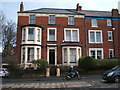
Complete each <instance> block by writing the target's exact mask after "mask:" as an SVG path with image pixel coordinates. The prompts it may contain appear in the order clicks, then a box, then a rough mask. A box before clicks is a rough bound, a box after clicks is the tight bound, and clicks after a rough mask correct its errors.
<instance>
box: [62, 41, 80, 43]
mask: <svg viewBox="0 0 120 90" xmlns="http://www.w3.org/2000/svg"><path fill="white" fill-rule="evenodd" d="M63 42H65V43H79V41H63Z"/></svg>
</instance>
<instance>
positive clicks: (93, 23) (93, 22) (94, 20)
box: [92, 19, 98, 27]
mask: <svg viewBox="0 0 120 90" xmlns="http://www.w3.org/2000/svg"><path fill="white" fill-rule="evenodd" d="M92 26H93V27H94V26H98V25H97V19H92Z"/></svg>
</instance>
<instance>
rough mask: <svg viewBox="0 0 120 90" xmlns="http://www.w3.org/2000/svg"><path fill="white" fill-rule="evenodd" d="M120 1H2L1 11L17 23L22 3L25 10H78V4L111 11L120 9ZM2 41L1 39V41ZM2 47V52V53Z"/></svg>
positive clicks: (90, 8)
mask: <svg viewBox="0 0 120 90" xmlns="http://www.w3.org/2000/svg"><path fill="white" fill-rule="evenodd" d="M119 1H120V0H0V11H3V13H4V15H5V17H6V19H7V20H13V21H15V22H16V23H17V12H18V11H19V8H20V2H23V4H24V10H32V9H38V8H61V9H76V5H77V3H79V5H80V6H82V9H83V10H98V11H111V10H112V9H116V8H118V2H119ZM0 40H1V39H0ZM1 51H2V50H1V45H0V52H1Z"/></svg>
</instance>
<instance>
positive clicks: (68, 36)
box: [66, 30, 71, 41]
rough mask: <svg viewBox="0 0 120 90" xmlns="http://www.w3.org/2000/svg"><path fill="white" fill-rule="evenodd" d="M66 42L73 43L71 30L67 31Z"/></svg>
mask: <svg viewBox="0 0 120 90" xmlns="http://www.w3.org/2000/svg"><path fill="white" fill-rule="evenodd" d="M66 41H71V30H66Z"/></svg>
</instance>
